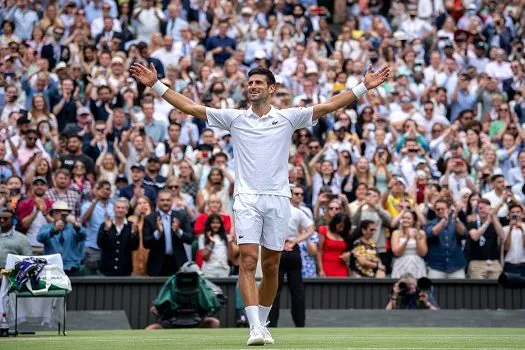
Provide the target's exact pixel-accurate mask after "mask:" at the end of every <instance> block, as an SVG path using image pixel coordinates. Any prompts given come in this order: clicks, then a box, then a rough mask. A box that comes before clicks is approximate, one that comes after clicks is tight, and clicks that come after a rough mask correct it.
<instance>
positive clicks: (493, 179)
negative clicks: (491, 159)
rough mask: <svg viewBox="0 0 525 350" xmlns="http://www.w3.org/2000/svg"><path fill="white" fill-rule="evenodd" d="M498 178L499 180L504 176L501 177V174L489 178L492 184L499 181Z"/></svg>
mask: <svg viewBox="0 0 525 350" xmlns="http://www.w3.org/2000/svg"><path fill="white" fill-rule="evenodd" d="M500 177H501V178H504V176H503V175H501V174H496V175H492V177H491V178H490V182H494V181H496V180H497V179H499V178H500Z"/></svg>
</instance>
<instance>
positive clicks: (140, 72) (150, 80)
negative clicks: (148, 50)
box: [129, 63, 157, 87]
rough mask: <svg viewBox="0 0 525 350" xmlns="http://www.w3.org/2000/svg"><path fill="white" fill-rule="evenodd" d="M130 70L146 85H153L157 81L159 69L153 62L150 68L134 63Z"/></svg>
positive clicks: (133, 75) (132, 74)
mask: <svg viewBox="0 0 525 350" xmlns="http://www.w3.org/2000/svg"><path fill="white" fill-rule="evenodd" d="M129 70H130V72H131V76H132V77H133V78H135V79H137V80H138V81H140V82H141V83H142V84H144V85H146V86H149V87H152V86H153V84H155V83H156V82H157V70H156V69H155V66H154V65H153V63H150V65H149V68H147V67H145V66H143V65H142V64H140V63H133V65H132V66H131V67H130V68H129Z"/></svg>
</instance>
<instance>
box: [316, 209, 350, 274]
mask: <svg viewBox="0 0 525 350" xmlns="http://www.w3.org/2000/svg"><path fill="white" fill-rule="evenodd" d="M351 228H352V224H351V222H350V218H349V217H348V215H346V214H343V213H337V214H335V215H334V217H333V218H332V220H331V221H330V223H329V225H328V230H327V229H326V227H324V228H323V229H321V228H319V253H318V254H317V268H318V269H319V277H348V276H350V271H349V268H348V264H347V263H348V262H349V261H350V260H349V258H350V247H351V246H350V230H351Z"/></svg>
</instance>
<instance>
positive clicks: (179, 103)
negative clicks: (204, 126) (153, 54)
mask: <svg viewBox="0 0 525 350" xmlns="http://www.w3.org/2000/svg"><path fill="white" fill-rule="evenodd" d="M129 70H130V72H131V76H132V77H133V78H135V79H137V80H138V81H140V82H141V83H142V84H144V85H146V86H148V87H150V88H152V89H153V91H155V92H156V93H157V94H158V95H160V96H162V98H164V99H165V100H166V101H168V103H169V104H171V105H172V106H173V107H175V108H177V109H178V110H180V111H182V112H183V113H186V114H189V115H192V116H194V117H197V118H200V119H203V120H207V118H206V107H205V106H201V105H199V104H197V103H195V102H193V101H192V100H190V99H189V98H187V97H186V96H184V95H181V94H179V93H178V92H175V91H173V90H171V89H169V88H168V87H167V86H166V85H164V84H163V83H161V82H160V81H159V80H158V79H157V71H156V70H155V67H154V66H153V63H150V66H149V68H147V67H145V66H143V65H141V64H140V63H134V64H133V65H132V66H131V68H130V69H129Z"/></svg>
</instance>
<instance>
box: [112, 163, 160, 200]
mask: <svg viewBox="0 0 525 350" xmlns="http://www.w3.org/2000/svg"><path fill="white" fill-rule="evenodd" d="M144 177H145V169H144V166H143V165H142V164H133V165H132V166H131V184H130V185H128V186H127V187H125V188H123V189H122V190H121V191H120V196H121V197H124V198H127V199H129V200H130V201H131V205H132V206H134V205H135V204H136V203H137V199H138V197H140V196H146V197H148V199H149V200H150V201H151V203H155V199H156V196H157V195H156V193H157V192H156V191H155V189H154V188H152V187H151V186H148V185H146V184H145V183H144Z"/></svg>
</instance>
